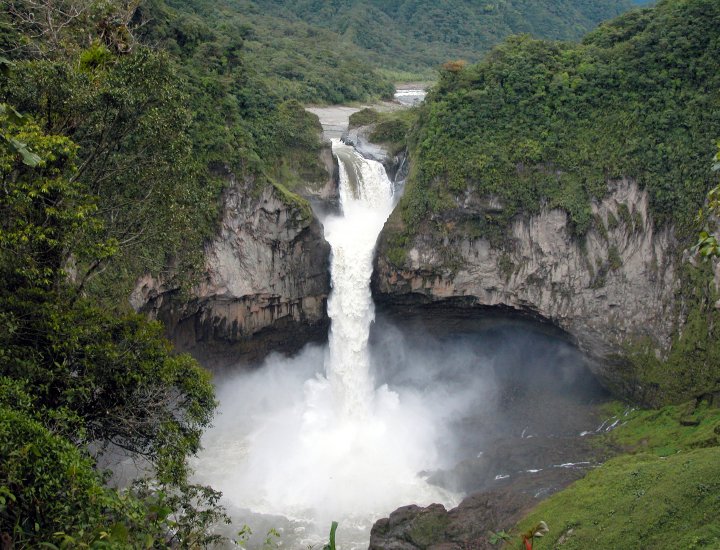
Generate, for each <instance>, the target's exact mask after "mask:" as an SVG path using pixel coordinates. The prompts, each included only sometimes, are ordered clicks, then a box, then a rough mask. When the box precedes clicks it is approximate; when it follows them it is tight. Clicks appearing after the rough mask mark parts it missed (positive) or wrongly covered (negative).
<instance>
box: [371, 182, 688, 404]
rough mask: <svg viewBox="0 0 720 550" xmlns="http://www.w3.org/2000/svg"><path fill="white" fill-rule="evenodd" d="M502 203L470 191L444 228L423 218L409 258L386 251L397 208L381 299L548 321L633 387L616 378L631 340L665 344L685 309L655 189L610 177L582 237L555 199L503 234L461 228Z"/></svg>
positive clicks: (382, 260) (610, 376)
mask: <svg viewBox="0 0 720 550" xmlns="http://www.w3.org/2000/svg"><path fill="white" fill-rule="evenodd" d="M501 208H502V205H501V204H499V203H497V202H496V201H492V200H487V199H485V200H483V199H482V198H480V197H475V196H472V195H468V196H466V197H463V198H462V199H461V200H458V203H457V207H456V209H455V210H454V211H452V212H451V213H449V214H446V215H445V216H444V218H443V220H442V222H441V223H442V225H443V227H444V231H439V230H437V229H435V228H436V227H437V224H438V223H440V222H437V221H433V222H432V224H427V225H425V226H423V227H420V228H418V230H417V231H416V232H415V236H414V237H412V238H411V240H410V241H409V242H408V243H407V245H406V246H405V248H406V250H407V253H406V257H405V258H404V263H403V265H401V266H397V265H395V264H394V263H393V262H392V261H391V260H390V258H389V256H388V252H389V249H390V243H391V242H392V241H393V238H394V236H395V235H396V234H397V232H398V223H399V212H397V211H396V212H395V214H394V215H393V217H392V218H391V219H390V221H389V222H388V224H387V225H386V227H385V229H384V231H383V234H381V237H380V245H379V251H378V254H377V258H376V269H375V275H374V281H373V282H374V293H375V299H376V301H378V302H380V303H382V304H385V305H392V304H405V305H413V306H422V305H423V304H430V303H434V304H435V305H436V306H440V305H441V304H442V303H445V304H446V305H447V306H448V307H450V308H460V309H467V310H468V312H470V311H471V310H473V309H474V310H478V309H481V308H487V307H493V308H499V309H506V310H510V311H514V312H517V313H521V314H524V315H528V316H530V317H535V318H539V319H541V320H545V321H549V322H551V323H552V324H554V325H556V326H557V327H560V328H562V329H563V330H564V331H566V332H567V333H568V334H569V335H570V336H571V338H572V339H573V341H574V342H575V343H576V344H577V346H578V347H579V348H580V349H582V350H583V351H585V352H586V353H587V354H588V355H589V356H590V357H591V358H593V359H594V361H593V362H592V368H593V370H594V372H595V374H596V375H598V376H599V377H600V378H601V379H602V380H603V381H604V382H605V383H606V384H607V385H608V386H609V387H610V388H612V389H615V390H618V391H620V392H622V393H632V390H631V389H630V391H629V392H626V391H625V390H628V388H621V387H618V385H619V384H620V379H621V377H620V376H618V371H617V370H616V368H620V369H621V368H622V364H623V356H624V354H625V351H626V349H625V345H626V343H627V342H628V341H632V340H634V339H637V338H639V337H649V338H652V340H653V341H654V342H655V343H656V345H657V348H656V354H663V353H664V352H665V351H666V350H667V348H668V347H669V345H670V343H671V339H672V336H673V328H674V327H675V326H676V325H675V323H674V320H675V319H674V318H675V317H677V312H676V311H675V309H674V308H675V297H674V296H675V292H676V290H677V288H678V284H679V281H678V277H677V274H676V269H675V267H674V258H673V256H672V254H673V252H672V251H673V250H674V249H675V248H676V246H675V237H674V231H673V229H672V228H663V229H658V228H656V227H655V224H654V223H653V220H652V218H651V216H650V214H649V207H648V195H647V192H645V191H643V190H640V189H639V188H638V186H637V185H636V183H635V182H633V181H629V180H621V181H613V182H609V183H608V195H607V196H606V197H605V198H604V199H603V200H602V201H600V202H597V203H595V204H593V206H592V209H593V213H594V215H595V220H596V223H595V227H594V228H593V229H591V230H590V231H589V233H588V234H587V235H586V236H585V238H584V239H578V238H576V237H575V236H573V235H572V233H571V230H570V227H569V223H568V218H567V215H566V214H565V212H563V211H561V210H557V209H544V210H542V211H541V212H540V213H539V214H538V215H534V216H520V217H517V218H516V219H515V220H514V221H513V222H512V223H511V225H510V228H509V231H508V234H507V236H506V237H504V239H503V242H502V243H499V244H493V243H491V241H490V240H488V239H486V238H472V237H470V236H468V234H467V232H466V231H464V230H463V228H465V227H467V222H468V221H469V220H470V221H471V220H472V219H473V218H478V217H482V216H484V215H485V214H486V213H488V212H490V211H492V210H495V211H497V210H498V209H501ZM431 228H432V229H431Z"/></svg>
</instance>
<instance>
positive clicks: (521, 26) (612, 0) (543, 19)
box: [254, 0, 631, 71]
mask: <svg viewBox="0 0 720 550" xmlns="http://www.w3.org/2000/svg"><path fill="white" fill-rule="evenodd" d="M254 3H255V5H257V6H258V7H259V8H260V9H261V10H262V11H264V12H265V11H266V12H268V13H271V14H273V15H275V16H281V17H282V16H284V17H288V16H291V17H294V18H297V19H299V20H302V21H306V22H308V23H312V24H314V25H317V26H320V27H324V28H327V29H330V30H333V31H335V32H337V33H339V34H340V35H341V36H342V38H343V43H344V46H343V47H352V45H355V46H359V47H361V48H362V49H363V50H365V52H366V53H367V58H368V59H370V60H371V61H373V62H374V63H376V64H378V65H380V66H382V67H386V68H389V69H393V70H405V71H407V70H414V71H426V70H427V69H428V68H435V67H437V66H439V65H440V64H442V63H444V62H446V61H448V60H451V59H458V58H462V59H467V60H468V61H477V60H479V59H480V58H481V57H482V55H483V54H484V53H486V52H487V51H488V50H489V49H490V48H491V47H492V46H494V45H495V44H497V43H498V42H500V41H501V40H502V39H503V38H505V37H506V36H508V35H511V34H519V33H528V34H532V35H534V36H537V37H543V38H555V39H577V38H579V37H580V36H582V35H583V34H584V33H585V32H587V31H588V30H590V29H591V28H593V27H595V26H596V25H597V24H598V23H599V22H601V21H603V20H605V19H609V18H611V17H614V16H616V15H618V14H620V13H621V12H623V11H624V10H626V9H628V8H629V7H630V6H631V4H630V2H629V1H627V0H608V1H597V0H580V1H572V0H532V1H531V0H488V1H483V2H477V1H474V0H452V1H447V2H432V1H430V0H333V1H331V2H327V1H319V0H299V1H290V0H255V2H254Z"/></svg>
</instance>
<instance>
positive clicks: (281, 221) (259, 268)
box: [131, 182, 330, 364]
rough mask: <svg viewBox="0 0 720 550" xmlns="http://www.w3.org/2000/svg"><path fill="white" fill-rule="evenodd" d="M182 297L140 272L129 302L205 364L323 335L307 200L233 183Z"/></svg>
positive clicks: (321, 290)
mask: <svg viewBox="0 0 720 550" xmlns="http://www.w3.org/2000/svg"><path fill="white" fill-rule="evenodd" d="M223 204H224V206H223V213H222V222H221V225H220V229H219V231H218V233H217V235H216V237H215V238H214V240H213V241H212V242H211V243H209V244H208V245H207V246H206V249H205V269H204V273H203V276H202V280H201V282H200V283H199V284H198V285H196V287H195V288H194V289H193V290H192V291H191V296H190V298H189V300H188V299H184V300H181V299H180V297H179V296H177V295H176V294H177V293H176V292H174V291H172V290H169V289H164V288H162V286H161V285H159V284H158V282H157V281H155V280H153V279H151V278H149V277H145V278H143V279H142V280H140V281H139V282H138V285H137V288H136V289H135V292H134V293H133V297H132V300H131V301H132V303H133V306H134V307H136V309H144V310H146V311H150V312H151V314H152V315H154V316H155V317H157V318H158V319H160V320H162V321H164V322H165V324H166V326H167V327H168V331H169V333H170V334H171V336H172V339H173V341H174V343H175V345H176V347H178V348H179V349H180V350H184V351H190V352H192V353H194V354H195V355H196V356H198V357H200V358H201V359H203V360H204V361H205V362H206V363H208V364H213V363H214V362H215V361H214V360H215V359H217V360H221V361H226V360H227V358H228V356H231V357H236V358H238V359H241V358H244V359H248V360H253V359H258V358H260V357H262V356H264V355H266V354H267V353H269V352H270V351H286V352H289V351H294V350H296V349H299V347H301V346H302V345H303V344H304V343H306V342H307V341H308V340H311V339H321V338H324V337H325V335H326V330H327V315H326V300H327V296H328V293H329V290H330V281H329V254H330V249H329V245H328V244H327V243H326V242H325V240H324V238H323V233H322V227H321V226H320V224H319V222H318V221H317V220H316V219H315V218H314V217H312V216H310V215H309V210H308V208H307V205H304V204H302V203H300V202H294V201H293V200H292V199H288V198H287V197H286V196H285V195H284V194H283V193H282V192H281V191H279V190H278V189H276V188H274V187H272V186H267V187H266V188H265V189H264V190H263V191H262V192H261V193H260V194H259V196H255V194H254V193H253V192H252V191H251V190H250V189H249V188H248V186H247V185H244V184H243V183H241V182H234V183H233V185H232V186H231V187H230V188H229V189H228V190H227V191H226V193H225V195H224V198H223Z"/></svg>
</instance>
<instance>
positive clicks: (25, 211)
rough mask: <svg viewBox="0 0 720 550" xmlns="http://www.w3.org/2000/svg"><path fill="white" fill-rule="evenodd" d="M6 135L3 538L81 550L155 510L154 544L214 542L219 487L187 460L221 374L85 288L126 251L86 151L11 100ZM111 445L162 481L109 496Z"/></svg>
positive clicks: (1, 240)
mask: <svg viewBox="0 0 720 550" xmlns="http://www.w3.org/2000/svg"><path fill="white" fill-rule="evenodd" d="M0 138H1V140H0V143H2V144H3V147H2V148H0V214H1V216H0V276H1V277H2V280H3V285H2V287H0V382H1V383H0V534H4V535H7V537H10V540H11V542H13V543H16V544H19V545H21V546H22V545H28V546H37V544H38V543H39V542H40V541H44V540H48V537H50V534H52V533H55V532H57V531H64V532H65V533H66V534H67V537H69V538H67V540H66V542H67V541H70V542H67V545H68V547H75V546H76V543H77V545H79V542H78V541H83V542H84V541H88V540H90V541H93V540H96V539H97V540H99V539H102V538H103V537H105V538H107V537H110V535H108V534H107V532H108V529H111V528H112V526H113V525H114V524H116V523H117V524H118V525H122V526H121V527H118V528H117V529H118V530H117V532H116V534H115V535H113V536H116V537H120V538H119V539H118V540H125V541H129V540H131V539H132V540H134V539H133V538H132V537H135V535H136V534H135V531H136V529H135V527H133V526H139V525H143V523H144V522H147V518H146V517H145V516H146V515H148V514H150V513H151V508H152V506H155V507H156V508H157V507H159V508H158V510H157V511H156V512H155V513H154V514H155V515H154V516H153V517H154V518H155V519H154V520H153V521H155V523H153V522H150V524H149V525H150V526H151V527H152V528H150V527H147V526H146V527H145V528H144V530H143V529H142V528H138V529H139V532H141V533H144V534H145V535H147V536H149V537H150V539H149V540H150V541H151V542H152V541H162V544H159V546H161V547H162V546H165V543H166V542H167V540H168V537H170V538H177V537H179V538H180V539H183V540H189V539H193V540H200V539H202V540H205V537H211V538H212V537H213V536H212V535H209V534H208V533H207V527H208V525H209V523H211V522H213V521H216V520H218V519H221V518H222V517H223V515H222V513H221V511H220V510H219V509H218V508H217V498H218V494H217V493H215V492H214V491H212V490H211V489H208V488H201V487H193V486H190V485H188V483H187V476H188V468H187V464H186V458H187V457H188V456H189V455H191V454H193V453H195V452H197V450H198V449H199V444H200V435H201V432H202V430H203V428H204V427H205V426H207V425H208V424H209V422H210V419H211V417H212V413H213V410H214V407H215V400H214V396H213V388H212V385H211V384H210V380H209V374H208V373H207V372H205V371H204V370H202V369H201V368H200V366H199V365H198V364H197V363H196V362H195V361H194V360H193V359H192V358H190V357H189V356H187V355H174V354H172V353H171V348H170V345H169V343H168V342H167V341H166V340H165V339H164V338H163V336H162V328H161V326H160V325H159V324H157V323H151V322H148V321H147V320H146V319H144V318H143V317H141V316H139V315H135V314H132V315H124V316H116V315H113V314H112V313H111V312H109V311H108V310H107V309H102V308H100V307H98V306H97V305H96V304H95V303H93V302H92V301H90V300H89V299H87V298H86V297H84V296H82V293H81V289H79V288H78V286H77V285H76V284H74V283H73V280H72V277H71V275H72V270H73V266H74V265H75V263H77V262H87V261H88V259H90V258H93V259H95V260H97V259H105V258H109V257H111V256H112V254H113V253H114V251H115V248H116V247H115V243H114V242H113V240H112V239H107V240H103V236H104V233H103V224H102V219H101V218H100V216H99V213H98V210H97V207H96V199H95V198H94V197H93V196H92V195H91V194H89V193H87V192H86V190H85V188H84V187H83V185H82V184H81V183H80V181H79V180H78V179H76V178H74V175H75V174H76V173H77V172H76V166H75V159H76V154H77V146H76V145H75V144H74V143H73V142H72V141H71V140H70V139H68V138H67V137H64V136H58V135H53V134H47V133H45V132H43V131H42V129H41V128H40V127H39V126H38V125H37V124H36V123H35V122H34V121H33V120H32V119H31V118H30V117H28V116H23V115H20V114H19V113H17V111H16V110H15V109H13V108H12V107H10V106H8V105H2V106H0ZM91 445H92V446H93V447H94V448H95V451H94V453H93V454H92V455H91V454H90V452H89V450H88V449H89V448H90V446H91ZM110 448H112V449H122V450H124V451H125V452H126V453H128V454H129V455H130V456H133V457H137V458H142V459H143V460H144V461H145V462H146V463H147V464H148V466H149V468H150V469H151V470H152V473H153V479H154V481H152V482H146V483H145V485H144V488H142V490H139V491H136V492H135V493H130V494H129V495H126V496H123V495H120V494H119V493H117V492H108V491H107V490H106V489H104V488H103V487H102V481H103V478H102V475H101V474H100V473H98V472H95V471H94V470H93V468H92V467H93V465H94V458H96V457H97V456H99V455H100V454H102V453H103V452H105V451H106V450H108V449H110ZM153 502H155V504H152V503H153ZM198 502H199V503H200V504H201V505H202V506H207V507H208V509H207V510H206V511H205V512H203V513H199V512H198V511H197V510H196V508H195V507H194V504H195V503H198ZM158 503H161V504H158ZM148 507H150V508H148ZM166 509H167V511H166V512H162V513H160V512H161V511H162V510H166ZM171 512H172V517H171ZM72 530H74V532H73V533H70V531H72ZM103 533H105V535H103ZM4 535H3V536H4ZM78 537H79V538H78ZM153 544H155V543H153Z"/></svg>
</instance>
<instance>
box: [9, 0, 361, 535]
mask: <svg viewBox="0 0 720 550" xmlns="http://www.w3.org/2000/svg"><path fill="white" fill-rule="evenodd" d="M173 9H174V8H170V7H168V6H167V5H165V4H163V3H161V2H159V1H158V2H149V3H146V4H143V5H142V6H140V7H138V6H137V4H135V3H132V4H128V5H123V4H122V3H96V2H82V1H80V0H73V1H71V2H61V3H55V2H25V1H24V0H18V1H15V2H13V3H12V4H11V5H10V9H8V10H3V11H2V13H0V49H1V51H0V73H1V74H2V78H0V101H2V103H0V184H1V185H0V213H1V214H2V215H1V216H0V220H1V221H0V277H2V281H3V285H2V286H0V465H1V466H0V537H2V545H3V546H5V545H7V544H10V545H15V546H16V547H18V548H29V547H33V548H35V547H39V546H40V545H41V544H44V545H46V546H48V547H53V546H52V545H55V546H57V547H62V548H81V547H93V548H98V547H112V548H140V547H142V548H166V547H184V548H196V547H203V546H206V545H208V544H210V543H212V542H213V541H215V540H217V539H218V537H217V536H216V535H213V534H212V533H211V529H212V527H213V525H214V524H215V523H217V522H219V521H225V519H226V518H225V516H224V513H223V511H222V508H220V507H218V499H219V494H218V493H217V492H215V491H213V490H212V489H210V488H207V487H198V486H193V485H190V484H189V483H188V476H189V471H188V466H187V463H186V460H187V458H188V457H189V456H191V455H193V454H194V453H196V452H197V451H198V449H199V444H200V435H201V433H202V430H203V429H204V428H205V427H207V426H208V424H209V423H210V420H211V418H212V414H213V411H214V408H215V400H214V397H213V388H212V384H211V383H210V379H209V375H208V373H207V372H205V371H204V370H203V369H201V368H200V366H199V365H198V364H197V363H196V362H195V361H194V360H193V359H192V358H190V357H189V356H187V355H177V354H174V353H173V352H172V350H171V347H170V345H169V343H168V342H167V341H166V340H165V338H164V337H163V327H161V326H160V325H159V324H157V323H151V322H148V321H147V319H146V318H145V317H142V316H139V315H136V314H134V313H132V312H129V311H128V310H129V306H128V304H127V296H128V294H129V289H130V288H131V286H132V285H133V283H134V281H135V279H136V277H137V276H138V275H140V274H142V273H146V272H150V273H152V274H154V275H160V276H161V277H162V278H163V280H164V281H165V282H166V283H167V284H169V285H177V286H179V285H183V284H185V285H187V284H188V283H191V282H192V280H193V277H194V276H195V275H196V274H197V273H198V269H197V268H198V266H199V261H200V260H201V254H202V249H203V247H202V245H203V242H204V240H205V239H207V238H208V237H209V236H210V235H212V234H213V232H214V231H215V226H216V223H217V216H218V211H219V206H220V203H219V200H218V199H219V197H220V194H221V192H222V190H223V188H224V186H225V185H227V182H228V181H230V180H232V179H234V178H235V179H237V180H238V181H239V182H240V184H242V185H244V186H245V188H246V189H247V193H248V196H249V197H252V196H257V194H259V192H260V191H261V190H262V189H264V188H266V187H267V186H269V185H274V186H275V188H276V189H278V192H279V194H280V196H281V198H282V199H283V200H286V201H287V202H288V203H289V204H292V205H293V206H294V207H295V208H296V212H297V216H298V219H299V220H302V219H305V218H307V217H308V216H309V215H310V212H309V208H308V205H307V201H305V200H304V199H301V198H300V197H299V196H298V195H296V194H295V193H293V192H292V189H295V188H298V187H299V186H300V185H301V183H302V184H303V185H310V186H312V185H314V184H319V183H323V184H324V180H325V178H326V175H325V173H324V171H322V168H321V166H320V165H319V159H318V154H319V152H320V142H319V130H320V129H319V127H318V124H317V120H316V119H315V118H314V117H313V116H311V115H309V114H307V113H306V112H305V110H304V109H303V107H302V105H300V104H299V103H298V102H297V101H295V100H294V99H291V97H292V94H289V93H288V94H287V97H286V96H283V95H281V94H280V93H278V91H277V90H275V87H276V84H277V83H274V82H271V81H268V79H266V78H264V77H263V76H262V75H259V74H258V73H257V72H255V71H254V69H253V68H252V65H253V63H254V62H255V61H253V59H254V58H253V57H252V53H250V52H249V51H248V52H245V51H242V48H241V46H242V38H241V37H240V36H237V37H234V38H233V39H232V40H231V35H232V34H233V33H232V32H230V31H228V30H227V29H225V31H226V32H220V31H215V30H213V31H211V30H210V28H211V26H210V25H209V24H208V23H207V22H205V23H203V22H202V20H201V19H199V18H197V17H195V16H193V17H195V19H193V18H192V17H190V16H188V17H190V19H192V20H193V22H194V23H198V25H199V26H198V27H197V28H196V29H195V30H196V31H197V32H198V34H196V35H193V38H192V39H190V38H188V37H187V36H186V37H185V38H187V40H184V41H183V40H181V41H180V43H176V44H175V46H173V45H172V43H171V39H170V38H169V36H170V35H173V36H175V37H178V36H179V34H178V32H179V31H178V28H177V25H181V26H182V24H184V23H187V18H185V17H184V16H183V15H182V13H181V12H179V11H178V12H175V11H173ZM166 16H167V18H166ZM211 22H212V21H211ZM186 30H187V29H186ZM176 31H177V32H176ZM188 32H189V31H188ZM173 33H174V34H173ZM158 44H161V45H163V46H165V48H166V49H165V50H163V49H162V48H158ZM329 62H330V63H332V62H333V60H330V61H329ZM348 70H349V69H348ZM363 78H366V77H365V76H364V77H363ZM367 78H371V79H372V77H367ZM347 91H348V94H351V93H355V92H352V91H351V90H350V89H349V88H348V90H347ZM312 93H316V92H312ZM358 93H360V92H358ZM363 93H366V92H363ZM347 97H351V96H350V95H348V96H347ZM353 97H354V96H353ZM358 97H359V96H358ZM313 99H316V100H317V101H322V100H328V99H333V98H331V97H328V96H324V95H322V93H321V92H317V94H316V95H315V96H313ZM342 99H346V97H345V96H342ZM117 453H121V454H123V455H125V456H127V457H129V458H132V459H133V460H136V461H138V463H139V464H140V465H141V468H140V470H139V471H138V473H137V476H138V477H139V479H138V480H136V482H135V483H133V484H132V485H131V486H130V487H128V488H127V489H126V490H123V491H117V490H111V489H108V488H107V487H106V486H105V482H106V481H107V475H106V474H105V473H104V472H103V471H102V470H101V469H100V468H99V467H98V460H100V459H101V458H102V457H103V456H106V455H108V454H109V455H113V454H117Z"/></svg>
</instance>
